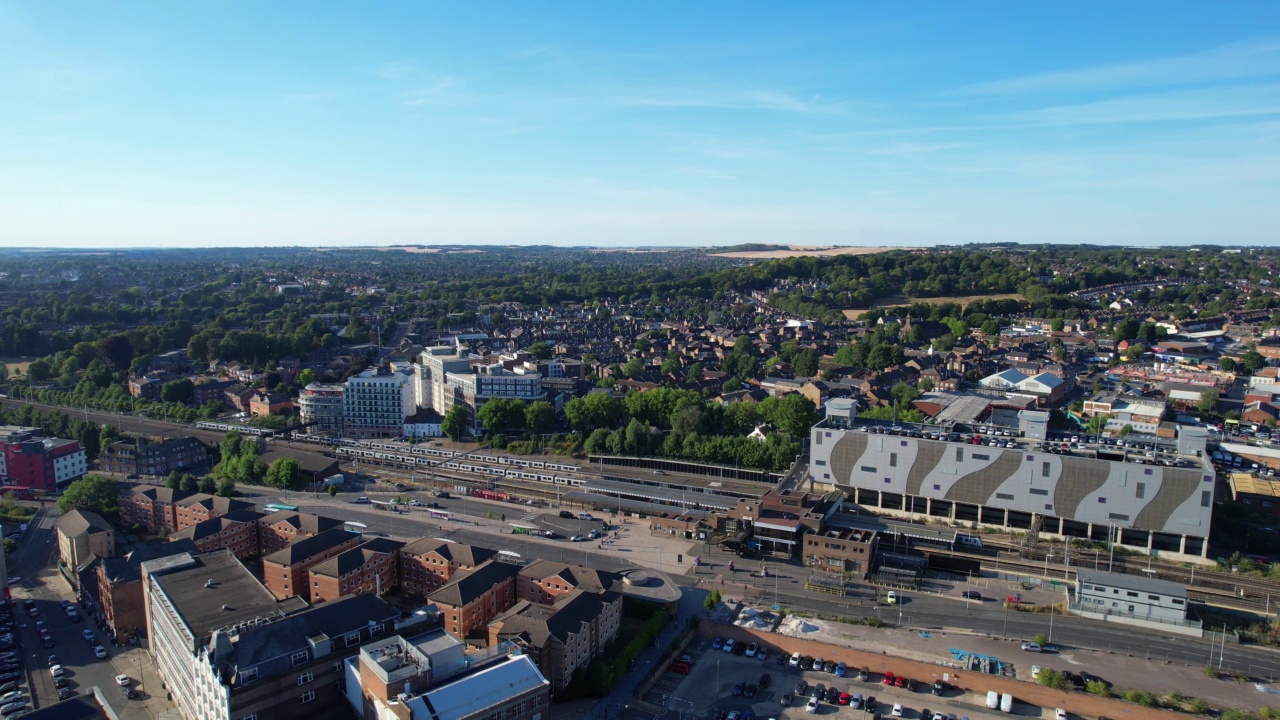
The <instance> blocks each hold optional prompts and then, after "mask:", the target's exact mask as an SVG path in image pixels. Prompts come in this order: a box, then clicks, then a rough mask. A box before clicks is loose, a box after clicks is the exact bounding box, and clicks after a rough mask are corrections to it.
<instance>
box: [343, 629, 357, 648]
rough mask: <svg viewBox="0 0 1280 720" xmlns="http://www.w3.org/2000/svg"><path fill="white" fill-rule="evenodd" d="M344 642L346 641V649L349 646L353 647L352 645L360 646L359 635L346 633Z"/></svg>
mask: <svg viewBox="0 0 1280 720" xmlns="http://www.w3.org/2000/svg"><path fill="white" fill-rule="evenodd" d="M346 640H347V647H351V646H353V645H359V644H360V633H358V632H353V633H347V637H346Z"/></svg>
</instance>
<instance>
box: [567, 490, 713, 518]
mask: <svg viewBox="0 0 1280 720" xmlns="http://www.w3.org/2000/svg"><path fill="white" fill-rule="evenodd" d="M564 497H565V499H567V500H572V501H574V502H580V503H587V504H589V505H592V506H593V507H597V508H607V509H610V510H612V509H615V508H621V509H622V510H625V511H628V512H637V513H642V514H644V515H655V516H658V517H662V516H664V515H665V516H666V517H675V516H677V515H683V516H687V517H689V519H691V520H692V519H705V518H706V517H707V516H708V515H710V514H711V512H710V511H708V510H682V509H681V508H679V507H677V506H675V505H662V504H660V503H652V502H645V501H643V500H632V499H630V498H618V497H617V496H616V495H605V494H602V493H595V492H588V491H585V490H571V491H569V492H567V493H565V494H564Z"/></svg>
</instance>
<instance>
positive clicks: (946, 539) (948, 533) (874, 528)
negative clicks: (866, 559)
mask: <svg viewBox="0 0 1280 720" xmlns="http://www.w3.org/2000/svg"><path fill="white" fill-rule="evenodd" d="M827 526H829V527H835V528H848V529H851V530H865V531H868V532H875V533H879V534H881V535H899V536H901V537H909V538H916V539H917V540H927V541H930V542H936V543H944V544H948V545H949V544H951V543H954V542H955V541H956V535H958V534H959V533H958V532H957V531H955V530H953V529H951V528H948V527H941V526H938V525H922V524H919V523H911V522H902V521H900V520H890V519H888V518H881V517H876V516H874V515H864V514H862V513H857V512H853V511H851V510H848V509H846V510H842V511H840V512H838V513H835V514H833V515H832V516H831V517H830V518H829V519H828V520H827Z"/></svg>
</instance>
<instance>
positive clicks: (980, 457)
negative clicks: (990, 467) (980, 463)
mask: <svg viewBox="0 0 1280 720" xmlns="http://www.w3.org/2000/svg"><path fill="white" fill-rule="evenodd" d="M973 459H974V460H990V459H991V456H990V455H986V454H983V453H974V454H973Z"/></svg>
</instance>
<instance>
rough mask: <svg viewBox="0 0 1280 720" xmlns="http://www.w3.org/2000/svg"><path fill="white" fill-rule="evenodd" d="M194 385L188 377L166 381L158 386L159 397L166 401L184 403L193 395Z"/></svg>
mask: <svg viewBox="0 0 1280 720" xmlns="http://www.w3.org/2000/svg"><path fill="white" fill-rule="evenodd" d="M195 391H196V386H195V384H194V383H192V382H191V379H190V378H182V379H180V380H174V381H173V382H167V383H165V384H164V387H162V388H160V399H161V400H163V401H165V402H167V403H184V402H187V401H189V400H190V399H191V398H192V397H194V396H195Z"/></svg>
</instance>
